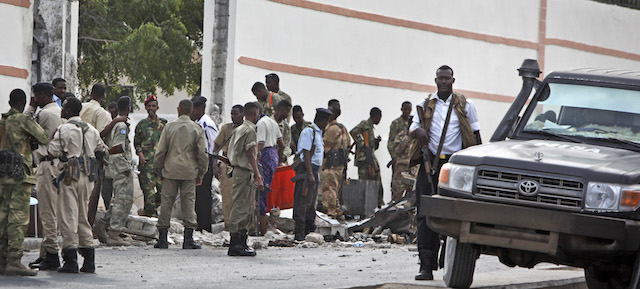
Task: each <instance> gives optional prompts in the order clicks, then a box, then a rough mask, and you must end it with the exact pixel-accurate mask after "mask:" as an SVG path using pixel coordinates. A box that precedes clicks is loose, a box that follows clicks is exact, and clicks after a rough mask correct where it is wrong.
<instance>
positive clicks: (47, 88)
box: [31, 82, 53, 96]
mask: <svg viewBox="0 0 640 289" xmlns="http://www.w3.org/2000/svg"><path fill="white" fill-rule="evenodd" d="M31 88H32V89H33V93H41V92H42V93H44V94H45V95H48V96H52V95H53V85H52V84H51V83H48V82H38V83H36V84H34V85H33V86H32V87H31Z"/></svg>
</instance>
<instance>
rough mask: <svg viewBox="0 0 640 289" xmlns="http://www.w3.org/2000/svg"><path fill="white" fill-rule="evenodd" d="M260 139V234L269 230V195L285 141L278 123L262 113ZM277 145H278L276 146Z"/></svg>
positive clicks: (259, 129) (258, 135) (259, 130)
mask: <svg viewBox="0 0 640 289" xmlns="http://www.w3.org/2000/svg"><path fill="white" fill-rule="evenodd" d="M256 127H257V135H256V137H257V139H258V160H259V162H260V165H261V166H262V172H263V174H264V175H263V184H264V190H262V191H260V192H259V194H260V202H259V203H260V204H259V207H260V226H259V227H260V235H264V234H265V233H266V232H267V196H268V195H269V191H271V181H272V180H273V174H274V173H275V172H276V169H277V168H278V163H279V162H280V155H282V152H283V151H284V142H283V141H282V133H281V132H280V127H279V126H278V123H277V122H276V121H275V120H274V119H273V118H271V117H268V116H266V115H262V117H261V118H260V119H259V120H258V123H256ZM276 146H277V147H276Z"/></svg>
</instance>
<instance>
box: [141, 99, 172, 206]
mask: <svg viewBox="0 0 640 289" xmlns="http://www.w3.org/2000/svg"><path fill="white" fill-rule="evenodd" d="M144 108H145V109H146V110H147V112H148V113H149V116H148V117H147V118H145V119H143V120H141V121H140V122H139V123H138V125H136V130H135V136H134V138H133V146H134V147H135V149H136V153H137V154H138V159H139V160H140V161H139V164H138V170H139V171H140V174H139V175H138V181H139V182H140V188H141V189H142V194H143V195H144V212H143V215H145V216H148V217H157V216H158V206H159V205H160V198H159V192H161V191H162V184H161V183H160V180H159V179H158V175H157V174H156V171H155V169H154V168H153V157H154V156H155V152H156V144H158V142H159V141H160V135H161V134H162V130H163V129H164V126H165V125H166V124H167V120H166V119H164V118H161V117H158V116H157V115H156V111H158V108H159V106H158V98H157V97H156V96H155V95H152V96H149V97H148V98H147V99H146V100H145V101H144Z"/></svg>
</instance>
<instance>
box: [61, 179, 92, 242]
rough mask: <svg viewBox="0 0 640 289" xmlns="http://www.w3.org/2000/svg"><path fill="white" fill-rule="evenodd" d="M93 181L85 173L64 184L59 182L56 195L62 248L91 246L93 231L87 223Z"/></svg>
mask: <svg viewBox="0 0 640 289" xmlns="http://www.w3.org/2000/svg"><path fill="white" fill-rule="evenodd" d="M92 190H93V182H89V177H88V176H87V175H86V174H85V173H82V172H81V173H80V177H79V178H78V181H76V182H71V184H69V185H65V184H64V181H62V182H60V195H59V196H58V211H57V215H58V227H59V228H60V234H61V235H62V249H74V248H78V247H80V248H88V247H93V232H92V231H91V225H90V224H89V218H88V209H89V197H90V196H91V191H92Z"/></svg>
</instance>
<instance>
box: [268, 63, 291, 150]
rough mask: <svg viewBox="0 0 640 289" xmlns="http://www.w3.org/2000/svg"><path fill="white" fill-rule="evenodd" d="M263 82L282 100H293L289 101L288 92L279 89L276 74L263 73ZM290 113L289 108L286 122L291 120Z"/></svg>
mask: <svg viewBox="0 0 640 289" xmlns="http://www.w3.org/2000/svg"><path fill="white" fill-rule="evenodd" d="M264 83H265V84H266V85H267V89H269V91H271V92H275V93H277V94H278V95H279V96H280V98H281V99H282V100H286V101H288V102H289V103H290V104H293V102H292V101H291V96H289V95H288V94H286V93H285V92H284V91H282V90H281V89H280V77H278V75H277V74H275V73H269V74H267V75H265V76H264ZM277 103H279V102H277ZM277 103H276V104H277ZM291 114H292V111H291V108H289V113H288V114H287V122H290V121H291ZM285 144H286V143H285Z"/></svg>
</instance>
